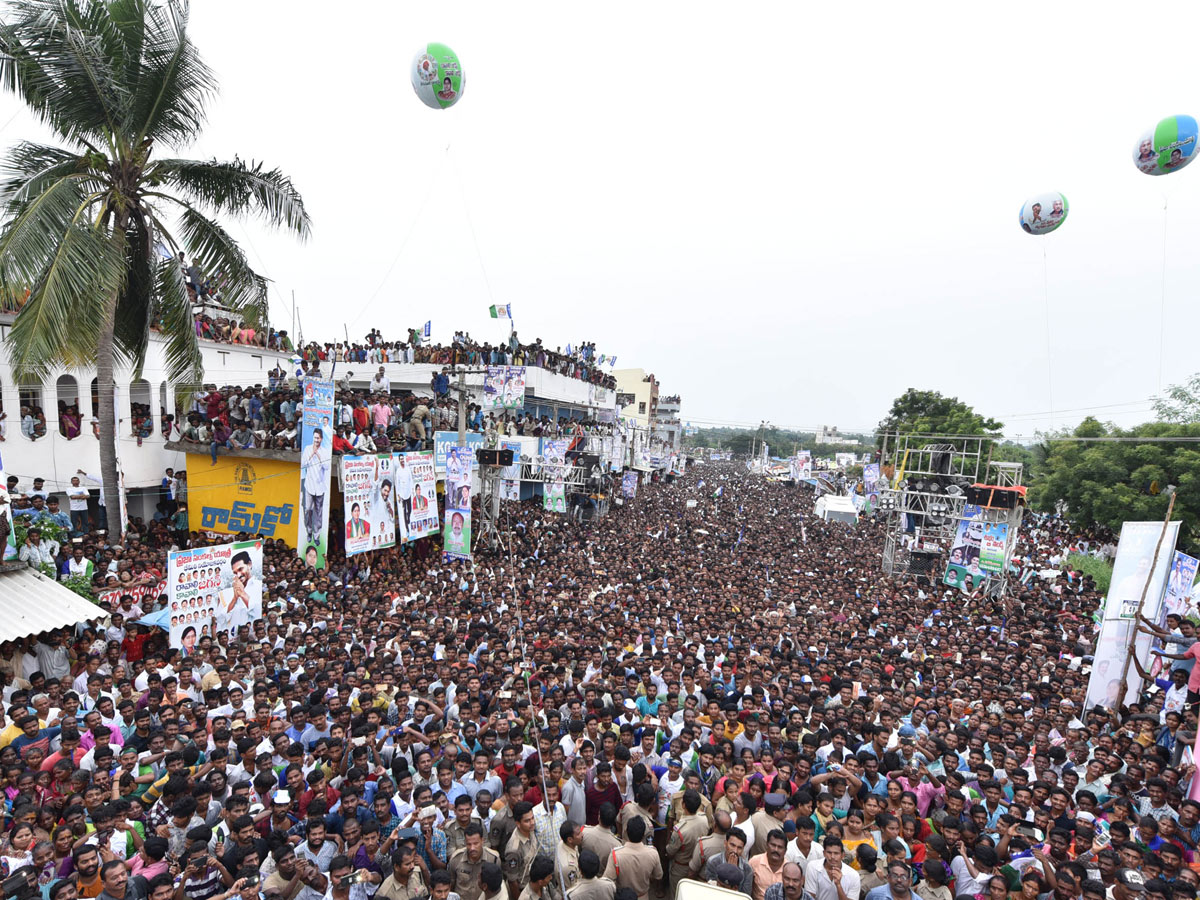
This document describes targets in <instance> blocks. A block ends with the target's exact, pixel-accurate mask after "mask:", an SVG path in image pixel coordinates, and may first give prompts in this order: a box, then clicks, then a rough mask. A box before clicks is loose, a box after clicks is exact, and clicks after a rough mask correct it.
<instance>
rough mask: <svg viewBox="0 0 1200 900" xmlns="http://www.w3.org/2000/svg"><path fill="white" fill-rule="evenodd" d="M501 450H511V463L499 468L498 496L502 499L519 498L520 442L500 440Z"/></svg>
mask: <svg viewBox="0 0 1200 900" xmlns="http://www.w3.org/2000/svg"><path fill="white" fill-rule="evenodd" d="M500 449H501V450H511V451H512V455H513V464H512V465H511V466H505V467H504V468H503V469H501V470H500V478H501V481H500V497H501V498H502V499H504V500H520V499H521V442H520V441H509V440H501V441H500Z"/></svg>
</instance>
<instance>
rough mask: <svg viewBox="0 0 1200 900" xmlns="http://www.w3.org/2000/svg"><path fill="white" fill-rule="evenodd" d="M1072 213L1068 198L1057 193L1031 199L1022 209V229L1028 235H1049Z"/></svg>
mask: <svg viewBox="0 0 1200 900" xmlns="http://www.w3.org/2000/svg"><path fill="white" fill-rule="evenodd" d="M1070 211H1071V207H1070V204H1068V203H1067V198H1066V197H1065V196H1064V195H1062V194H1060V193H1057V192H1051V193H1049V194H1039V195H1038V196H1036V197H1030V198H1029V199H1028V200H1026V201H1025V204H1024V205H1023V206H1022V207H1021V228H1022V230H1023V231H1025V233H1026V234H1049V233H1050V232H1052V231H1054V230H1055V229H1056V228H1058V227H1059V226H1060V225H1062V223H1063V222H1065V221H1067V214H1068V213H1069V212H1070Z"/></svg>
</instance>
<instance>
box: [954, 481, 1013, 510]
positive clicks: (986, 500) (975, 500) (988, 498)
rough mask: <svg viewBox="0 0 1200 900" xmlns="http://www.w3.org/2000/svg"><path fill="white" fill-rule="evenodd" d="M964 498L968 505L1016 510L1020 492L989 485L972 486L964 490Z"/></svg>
mask: <svg viewBox="0 0 1200 900" xmlns="http://www.w3.org/2000/svg"><path fill="white" fill-rule="evenodd" d="M966 496H967V502H968V503H970V504H973V505H974V506H984V507H987V508H988V509H1016V508H1017V505H1018V503H1019V502H1020V499H1021V493H1020V491H1018V490H1016V489H1014V488H1004V487H995V486H993V485H990V484H973V485H971V486H970V487H968V488H967V489H966Z"/></svg>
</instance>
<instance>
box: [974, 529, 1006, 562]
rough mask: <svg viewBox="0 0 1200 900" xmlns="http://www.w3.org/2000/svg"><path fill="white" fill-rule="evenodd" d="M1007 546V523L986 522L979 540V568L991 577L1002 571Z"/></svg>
mask: <svg viewBox="0 0 1200 900" xmlns="http://www.w3.org/2000/svg"><path fill="white" fill-rule="evenodd" d="M1007 546H1008V523H1007V522H988V523H986V524H985V525H984V526H983V534H982V535H981V536H980V539H979V568H980V569H982V570H983V571H985V572H988V573H990V574H992V575H999V574H1000V573H1002V572H1003V571H1004V551H1005V549H1006V548H1007Z"/></svg>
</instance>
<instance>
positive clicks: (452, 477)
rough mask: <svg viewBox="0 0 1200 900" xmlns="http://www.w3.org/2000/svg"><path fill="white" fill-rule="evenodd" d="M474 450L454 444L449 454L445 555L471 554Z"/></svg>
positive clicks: (447, 457)
mask: <svg viewBox="0 0 1200 900" xmlns="http://www.w3.org/2000/svg"><path fill="white" fill-rule="evenodd" d="M474 465H475V451H474V450H472V449H471V448H469V447H451V448H450V451H449V453H447V454H446V521H445V524H444V525H443V527H442V557H443V558H444V559H446V560H451V559H470V558H471V472H472V469H473V467H474Z"/></svg>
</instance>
